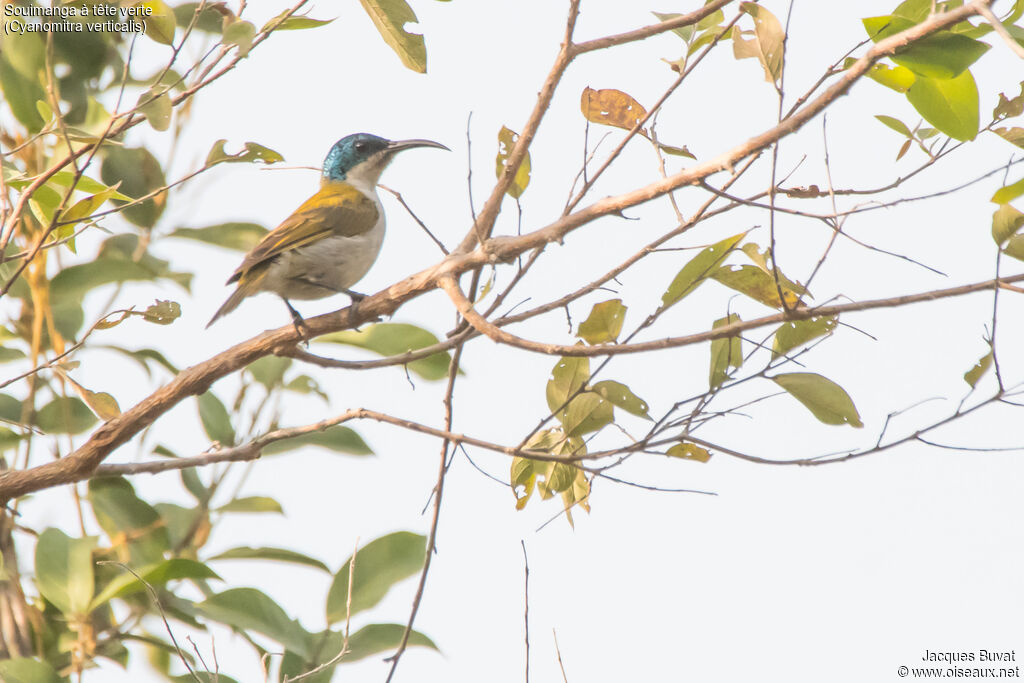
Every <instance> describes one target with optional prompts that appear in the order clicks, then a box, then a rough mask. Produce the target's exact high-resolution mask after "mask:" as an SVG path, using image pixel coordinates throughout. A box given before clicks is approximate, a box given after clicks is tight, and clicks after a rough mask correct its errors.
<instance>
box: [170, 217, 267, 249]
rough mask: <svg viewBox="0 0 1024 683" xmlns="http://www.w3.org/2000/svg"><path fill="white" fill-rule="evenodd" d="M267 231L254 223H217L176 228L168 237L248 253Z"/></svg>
mask: <svg viewBox="0 0 1024 683" xmlns="http://www.w3.org/2000/svg"><path fill="white" fill-rule="evenodd" d="M266 234H267V229H266V228H264V227H263V226H262V225H257V224H256V223H218V224H217V225H211V226H208V227H205V228H178V229H177V230H175V231H174V232H172V233H171V234H170V235H168V237H180V238H182V239H189V240H196V241H198V242H205V243H207V244H215V245H217V246H218V247H226V248H228V249H235V250H237V251H249V250H250V249H252V248H253V247H255V246H256V245H257V244H259V241H260V240H261V239H263V237H264V235H266Z"/></svg>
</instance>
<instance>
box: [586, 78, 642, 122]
mask: <svg viewBox="0 0 1024 683" xmlns="http://www.w3.org/2000/svg"><path fill="white" fill-rule="evenodd" d="M580 109H581V110H582V111H583V116H584V117H585V118H586V119H587V120H588V121H592V122H593V123H602V124H604V125H606V126H615V127H616V128H622V129H624V130H632V129H633V128H634V127H636V125H637V124H638V123H640V121H641V120H642V119H643V118H644V117H645V116H647V110H646V109H644V108H643V106H642V105H641V104H640V103H639V102H637V101H636V100H634V99H633V98H632V97H630V96H629V95H627V94H626V93H624V92H622V91H621V90H616V89H614V88H604V89H601V90H594V89H593V88H590V87H587V88H584V89H583V94H582V95H581V96H580Z"/></svg>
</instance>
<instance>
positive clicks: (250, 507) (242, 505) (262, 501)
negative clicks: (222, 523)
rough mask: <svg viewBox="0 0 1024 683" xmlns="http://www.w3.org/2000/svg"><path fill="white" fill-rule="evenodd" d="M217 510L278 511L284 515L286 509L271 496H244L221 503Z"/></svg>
mask: <svg viewBox="0 0 1024 683" xmlns="http://www.w3.org/2000/svg"><path fill="white" fill-rule="evenodd" d="M217 512H276V513H277V514H279V515H283V514H284V509H283V508H282V507H281V504H280V503H278V502H277V501H276V500H274V499H273V498H270V497H269V496H244V497H242V498H235V499H234V500H232V501H229V502H227V503H225V504H224V505H221V506H220V507H219V508H217Z"/></svg>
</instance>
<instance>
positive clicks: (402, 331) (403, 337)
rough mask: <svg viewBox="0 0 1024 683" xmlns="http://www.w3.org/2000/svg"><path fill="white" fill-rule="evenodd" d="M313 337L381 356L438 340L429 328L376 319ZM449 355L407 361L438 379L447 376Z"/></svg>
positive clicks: (425, 375)
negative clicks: (352, 328)
mask: <svg viewBox="0 0 1024 683" xmlns="http://www.w3.org/2000/svg"><path fill="white" fill-rule="evenodd" d="M315 341H318V342H326V343H328V344H346V345H348V346H356V347H359V348H361V349H366V350H367V351H373V352H374V353H376V354H378V355H381V356H398V355H401V354H403V353H406V352H408V351H415V350H416V349H422V348H424V347H426V346H432V345H434V344H437V343H438V339H437V337H436V336H434V334H433V333H432V332H428V331H427V330H425V329H423V328H422V327H417V326H416V325H409V324H407V323H376V324H374V325H366V326H364V327H363V328H362V329H361V330H358V331H356V330H343V331H341V332H334V333H332V334H325V335H323V336H321V337H317V338H316V339H315ZM450 363H451V356H449V355H448V352H447V351H440V352H438V353H435V354H431V355H430V356H427V357H426V358H421V359H419V360H414V361H412V362H410V363H408V368H409V370H411V371H412V372H414V373H416V374H417V375H419V376H420V377H422V378H423V379H427V380H439V379H444V378H445V377H447V376H448V365H449V364H450Z"/></svg>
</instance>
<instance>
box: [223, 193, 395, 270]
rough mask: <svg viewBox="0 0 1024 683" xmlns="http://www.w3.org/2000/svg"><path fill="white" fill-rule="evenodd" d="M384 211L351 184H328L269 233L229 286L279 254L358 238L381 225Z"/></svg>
mask: <svg viewBox="0 0 1024 683" xmlns="http://www.w3.org/2000/svg"><path fill="white" fill-rule="evenodd" d="M379 217H380V212H379V211H378V210H377V205H376V203H374V201H373V200H372V199H370V198H369V197H367V196H366V195H364V194H363V193H362V192H360V191H359V190H357V189H356V188H354V187H352V186H351V185H349V184H347V183H328V184H326V185H324V186H323V187H321V188H320V191H319V192H317V193H316V194H315V195H313V196H312V197H310V198H309V199H307V200H306V201H305V202H303V203H302V206H300V207H299V208H298V209H296V210H295V212H294V213H292V215H291V216H289V217H288V218H286V219H285V220H284V222H283V223H281V225H279V226H277V227H276V228H274V229H273V230H271V231H270V232H269V233H267V234H266V235H265V236H264V238H263V239H262V240H260V243H259V244H257V245H256V246H255V247H253V249H252V251H250V252H249V253H248V254H246V256H245V259H244V260H243V261H242V265H240V266H238V269H237V270H235V272H234V274H232V276H231V278H230V279H229V280H228V283H232V282H235V281H236V280H238V279H239V278H241V277H242V276H243V275H244V274H246V273H248V272H250V271H252V270H253V269H254V268H259V266H261V265H262V264H265V263H268V262H269V261H270V260H271V259H273V258H274V257H275V256H278V255H279V254H282V253H284V252H286V251H289V250H292V249H298V248H300V247H303V246H306V245H307V244H312V243H313V242H316V241H317V240H320V239H323V238H324V237H329V236H331V235H338V236H343V237H355V236H356V235H361V234H363V233H364V232H368V231H369V230H371V229H372V228H373V226H374V225H376V223H377V219H378V218H379Z"/></svg>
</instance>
